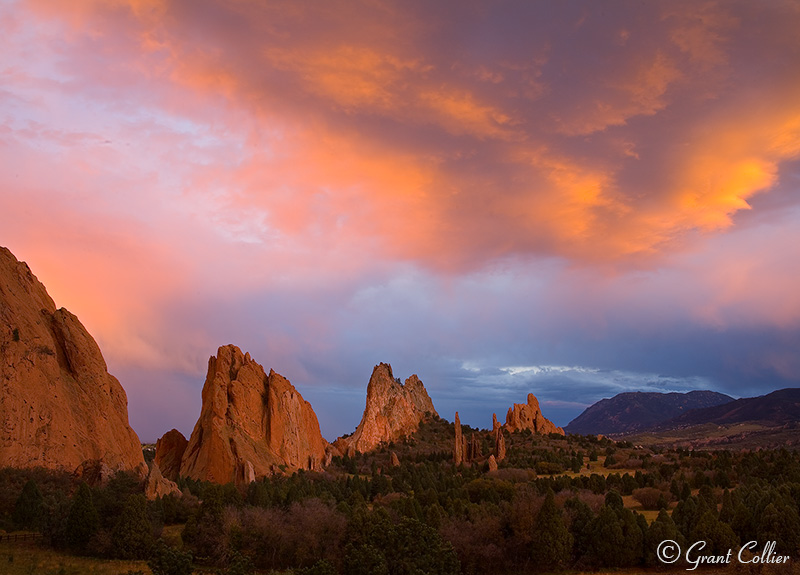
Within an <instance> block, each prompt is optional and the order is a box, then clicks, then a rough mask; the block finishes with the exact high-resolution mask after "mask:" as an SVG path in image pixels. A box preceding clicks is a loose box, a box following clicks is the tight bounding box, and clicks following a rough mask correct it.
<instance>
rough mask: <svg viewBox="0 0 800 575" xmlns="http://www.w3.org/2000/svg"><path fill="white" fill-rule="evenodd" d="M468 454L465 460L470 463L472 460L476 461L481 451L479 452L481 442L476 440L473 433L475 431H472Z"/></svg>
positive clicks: (476, 437)
mask: <svg viewBox="0 0 800 575" xmlns="http://www.w3.org/2000/svg"><path fill="white" fill-rule="evenodd" d="M468 445H469V447H468V449H469V455H467V458H466V461H467V462H468V463H472V462H473V461H478V460H479V459H480V458H481V456H482V455H483V453H482V452H481V443H480V441H479V440H478V436H477V435H475V432H473V433H472V437H471V439H470V441H469V444H468Z"/></svg>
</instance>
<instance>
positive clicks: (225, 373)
mask: <svg viewBox="0 0 800 575" xmlns="http://www.w3.org/2000/svg"><path fill="white" fill-rule="evenodd" d="M327 447H328V443H327V442H326V441H325V440H324V439H323V438H322V434H321V433H320V430H319V422H318V421H317V416H316V414H315V413H314V410H313V409H312V408H311V405H310V404H309V403H308V402H307V401H305V400H304V399H303V397H302V396H301V395H300V393H299V392H298V391H297V390H296V389H295V388H294V386H292V384H291V383H289V381H288V380H287V379H285V378H284V377H283V376H281V375H279V374H277V373H275V372H274V371H272V370H270V373H269V375H267V374H266V373H265V372H264V368H263V367H261V366H260V365H259V364H258V363H256V362H255V361H253V360H252V359H251V358H250V354H249V353H248V354H243V353H242V351H241V350H240V349H239V348H238V347H236V346H234V345H226V346H223V347H220V348H219V350H218V352H217V355H216V357H213V356H212V357H211V359H209V361H208V375H207V376H206V382H205V385H204V386H203V406H202V409H201V412H200V418H199V419H198V420H197V424H196V425H195V427H194V431H192V435H191V437H190V439H189V444H188V445H187V446H186V450H185V452H184V454H183V460H182V462H181V469H180V474H181V475H182V476H185V477H192V478H195V479H203V480H207V481H213V482H216V483H228V482H231V481H233V482H237V483H248V482H250V481H253V480H255V479H256V478H258V477H262V476H265V475H271V474H273V473H275V472H276V471H278V470H279V469H281V468H283V469H286V470H288V471H291V470H296V469H317V468H319V467H320V466H321V464H322V461H323V460H324V457H325V450H326V448H327ZM156 451H158V450H156Z"/></svg>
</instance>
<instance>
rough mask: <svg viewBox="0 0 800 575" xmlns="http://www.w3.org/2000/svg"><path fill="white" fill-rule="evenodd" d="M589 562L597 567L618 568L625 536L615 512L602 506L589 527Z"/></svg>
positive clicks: (606, 506)
mask: <svg viewBox="0 0 800 575" xmlns="http://www.w3.org/2000/svg"><path fill="white" fill-rule="evenodd" d="M591 533H592V537H591V553H590V558H591V562H592V563H593V564H594V565H595V566H597V567H618V566H619V550H620V549H622V546H623V545H624V544H625V536H624V535H623V533H622V526H621V525H620V523H619V519H618V517H617V514H616V512H615V511H614V509H613V508H611V507H609V506H608V505H603V506H602V507H601V508H600V512H599V513H598V514H597V517H595V518H594V520H593V521H592V526H591Z"/></svg>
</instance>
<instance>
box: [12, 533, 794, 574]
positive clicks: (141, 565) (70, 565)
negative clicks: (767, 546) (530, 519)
mask: <svg viewBox="0 0 800 575" xmlns="http://www.w3.org/2000/svg"><path fill="white" fill-rule="evenodd" d="M214 572H215V570H197V571H195V573H198V574H201V573H214ZM223 572H224V571H223ZM685 572H686V571H685V570H683V569H671V568H668V567H660V568H653V569H641V568H636V569H614V570H605V571H592V572H583V571H560V572H559V575H600V574H603V573H614V574H615V575H639V574H643V573H652V574H654V575H655V574H667V573H669V574H674V573H685ZM695 572H700V573H702V574H703V575H723V574H730V575H739V574H741V575H756V574H759V575H800V562H790V563H789V564H788V565H766V566H764V567H763V568H761V569H759V566H752V565H740V564H737V563H735V562H734V563H732V564H731V565H726V566H722V567H709V566H706V567H705V568H701V569H698V570H697V571H695ZM129 573H130V574H132V573H143V574H145V575H152V572H151V571H150V569H149V568H148V567H147V564H146V562H145V561H116V560H112V559H91V558H88V557H75V556H72V555H67V554H64V553H59V552H57V551H53V550H52V549H47V548H43V547H40V546H39V545H37V544H36V543H33V542H29V541H25V542H7V541H3V542H0V575H127V574H129ZM486 575H491V574H489V573H487V574H486Z"/></svg>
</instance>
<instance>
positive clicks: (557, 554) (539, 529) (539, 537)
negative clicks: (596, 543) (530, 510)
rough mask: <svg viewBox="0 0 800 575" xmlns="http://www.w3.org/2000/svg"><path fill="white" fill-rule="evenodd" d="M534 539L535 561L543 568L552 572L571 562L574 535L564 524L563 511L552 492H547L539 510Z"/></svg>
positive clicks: (533, 551) (533, 554) (533, 553)
mask: <svg viewBox="0 0 800 575" xmlns="http://www.w3.org/2000/svg"><path fill="white" fill-rule="evenodd" d="M532 539H533V541H532V549H531V551H532V556H533V561H534V562H535V563H537V564H538V565H540V566H541V567H544V568H545V569H548V570H552V569H555V568H557V567H561V566H563V565H565V564H566V563H567V561H569V558H570V555H571V553H572V535H570V533H569V530H568V529H567V526H566V525H565V524H564V518H563V516H562V514H561V510H560V509H559V508H558V507H556V502H555V496H554V494H553V491H552V490H548V491H547V495H546V496H545V499H544V503H543V504H542V507H541V509H540V510H539V515H538V516H537V518H536V525H535V526H534V530H533V537H532Z"/></svg>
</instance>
